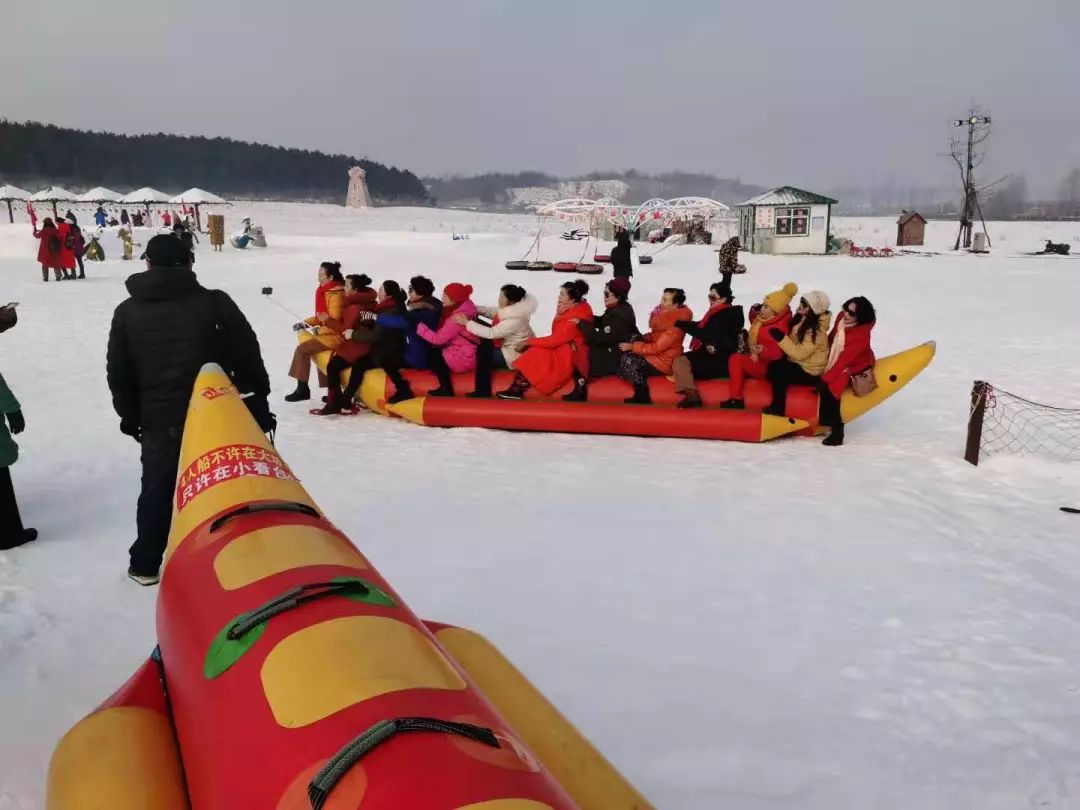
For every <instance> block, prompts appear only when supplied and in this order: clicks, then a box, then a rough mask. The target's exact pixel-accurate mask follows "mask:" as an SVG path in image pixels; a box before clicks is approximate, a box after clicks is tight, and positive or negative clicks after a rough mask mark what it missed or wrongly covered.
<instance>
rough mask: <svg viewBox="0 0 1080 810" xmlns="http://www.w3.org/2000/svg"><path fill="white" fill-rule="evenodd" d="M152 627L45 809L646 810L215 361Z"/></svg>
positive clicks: (71, 741) (180, 484) (55, 774)
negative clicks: (285, 442)
mask: <svg viewBox="0 0 1080 810" xmlns="http://www.w3.org/2000/svg"><path fill="white" fill-rule="evenodd" d="M157 630H158V638H159V648H158V650H156V651H155V654H154V655H153V656H152V657H151V659H150V660H149V661H147V662H146V663H145V664H144V665H143V666H142V667H141V668H140V669H139V671H138V672H136V673H135V674H134V675H133V676H132V678H131V679H130V680H129V681H128V682H127V683H126V684H125V685H124V686H123V687H121V689H120V690H119V691H118V692H117V693H116V694H115V695H113V696H112V697H111V698H110V699H109V700H108V701H106V702H105V703H104V704H103V705H102V706H101V707H100V708H98V709H97V710H96V711H94V712H93V713H92V714H91V715H90V716H88V717H87V718H86V719H84V720H82V721H81V722H80V723H78V724H77V725H76V726H75V727H74V728H73V729H72V730H71V731H70V732H69V733H68V734H67V735H66V736H65V737H64V738H63V740H61V742H60V744H59V745H58V747H57V749H56V752H55V754H54V755H53V759H52V763H51V765H50V768H49V777H48V800H47V808H48V810H89V808H108V810H147V809H148V808H154V810H181V809H182V808H193V809H194V810H219V809H220V808H244V810H247V808H252V810H320V808H322V809H323V810H420V808H424V809H425V810H426V809H427V808H430V809H431V810H452V809H455V808H456V810H564V809H569V808H582V809H583V810H624V809H625V810H630V809H631V808H634V809H640V808H649V807H651V805H650V804H649V803H648V802H647V801H646V800H645V799H644V798H643V797H642V796H641V794H639V793H638V792H637V791H636V790H635V789H634V788H633V787H632V786H631V785H630V784H629V783H628V782H627V781H626V780H625V779H624V778H623V777H622V776H620V775H619V773H618V772H616V771H615V769H614V768H613V767H612V766H611V765H610V764H609V763H608V762H607V761H606V760H605V759H604V758H603V757H602V756H601V755H600V754H599V753H598V752H597V750H596V749H595V748H593V746H592V745H590V744H589V742H588V741H587V740H585V739H584V738H583V737H582V736H581V735H580V734H579V733H578V732H577V731H576V730H575V729H574V728H573V727H572V726H571V725H570V724H569V723H568V722H567V721H566V719H565V718H563V717H562V716H561V715H560V714H559V712H558V711H557V710H556V709H555V708H554V707H553V706H552V705H551V704H550V703H549V702H548V701H547V700H546V699H545V698H544V697H543V696H542V695H541V694H540V693H539V692H537V690H536V689H535V688H534V687H533V686H532V685H530V684H529V682H528V681H527V680H526V679H525V678H524V676H522V674H521V673H520V672H519V671H518V670H516V669H515V668H514V667H513V665H512V664H510V662H509V661H507V659H506V658H504V657H503V656H502V655H501V654H500V653H499V652H498V651H497V650H496V649H495V648H494V647H492V646H491V644H489V643H488V642H487V641H485V640H484V639H483V638H481V637H480V636H478V635H476V634H475V633H472V632H470V631H468V630H463V629H460V628H456V627H449V626H447V625H442V624H433V623H426V622H422V621H420V620H419V619H418V618H417V617H416V616H415V615H414V614H413V613H412V612H411V611H410V610H409V608H408V607H407V606H406V604H405V602H404V601H403V600H402V598H401V596H400V595H399V594H397V593H396V592H395V591H394V590H393V588H392V587H391V586H390V585H389V583H388V582H387V581H386V580H385V579H383V577H382V576H381V575H380V574H379V573H378V571H376V570H375V568H374V567H373V566H372V565H371V563H370V562H369V561H368V560H367V559H366V558H365V557H364V556H363V555H362V554H361V553H360V552H359V551H358V550H357V549H356V548H355V547H354V546H353V545H352V544H351V543H350V542H349V541H348V539H347V538H346V537H345V536H344V535H343V534H342V533H341V532H340V531H338V530H337V529H336V528H335V527H334V526H333V524H331V523H330V521H329V520H327V519H326V517H324V516H323V515H322V513H321V512H320V511H319V509H318V507H317V506H316V504H315V502H314V501H313V500H312V499H311V497H310V496H309V495H308V493H307V492H306V491H305V490H304V488H303V486H301V484H300V483H299V481H297V479H296V477H295V476H294V475H293V473H292V471H291V470H290V469H289V467H288V466H287V465H286V463H285V462H284V461H283V460H282V458H281V457H280V456H279V455H278V454H277V452H276V451H275V450H274V448H273V447H272V446H270V444H269V443H268V442H267V441H266V439H265V437H264V436H263V435H262V434H261V433H260V432H259V429H258V427H257V425H256V424H255V422H254V421H253V420H252V419H251V417H250V416H249V414H248V412H247V409H246V407H245V406H244V404H243V402H242V400H241V399H240V397H239V396H238V394H237V393H236V390H235V389H234V388H233V387H232V386H231V385H230V382H229V379H228V378H227V377H226V376H225V374H224V373H223V372H222V371H221V370H220V369H219V368H218V367H217V366H212V365H211V366H206V367H205V368H204V369H203V371H202V373H201V374H200V376H199V379H198V381H197V382H196V385H195V391H194V395H193V397H192V401H191V406H190V409H189V411H188V417H187V425H186V428H185V433H184V443H183V449H182V452H181V461H180V468H179V471H178V479H177V485H176V499H175V509H174V514H173V524H172V533H171V535H170V538H169V547H168V551H167V552H166V568H165V572H164V577H163V578H162V581H161V592H160V595H159V599H158V609H157Z"/></svg>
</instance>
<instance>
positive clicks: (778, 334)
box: [769, 329, 787, 343]
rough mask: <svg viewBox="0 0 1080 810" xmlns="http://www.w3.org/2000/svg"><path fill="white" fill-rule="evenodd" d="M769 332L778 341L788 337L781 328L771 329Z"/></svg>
mask: <svg viewBox="0 0 1080 810" xmlns="http://www.w3.org/2000/svg"><path fill="white" fill-rule="evenodd" d="M769 334H770V335H772V339H773V340H775V341H776V342H777V343H779V342H780V341H781V340H783V339H784V338H786V337H787V335H785V334H784V333H783V332H782V331H780V330H779V329H770V330H769Z"/></svg>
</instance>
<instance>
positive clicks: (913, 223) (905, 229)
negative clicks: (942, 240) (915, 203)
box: [896, 211, 926, 247]
mask: <svg viewBox="0 0 1080 810" xmlns="http://www.w3.org/2000/svg"><path fill="white" fill-rule="evenodd" d="M925 236H926V218H925V217H924V216H923V215H922V214H920V213H918V212H917V211H901V212H900V219H898V220H896V244H897V245H898V246H899V247H920V246H921V245H922V243H923V239H924V237H925Z"/></svg>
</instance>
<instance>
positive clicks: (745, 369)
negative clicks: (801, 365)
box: [720, 281, 799, 410]
mask: <svg viewBox="0 0 1080 810" xmlns="http://www.w3.org/2000/svg"><path fill="white" fill-rule="evenodd" d="M798 294H799V286H798V285H797V284H795V283H794V282H792V281H789V282H788V283H787V284H785V285H784V286H783V288H782V289H779V290H776V291H775V292H771V293H769V294H768V295H766V296H765V298H764V299H763V300H762V302H761V309H760V310H759V311H758V314H757V317H756V318H754V322H753V323H752V324H751V325H750V334H749V337H748V339H747V342H748V343H749V346H750V353H749V354H733V355H731V357H730V358H729V359H728V374H729V375H730V377H731V386H730V388H729V389H728V391H729V393H730V398H729V399H726V400H724V401H723V402H721V403H720V407H721V408H729V409H737V410H741V409H742V408H743V407H745V406H744V404H743V388H744V387H745V385H746V378H747V377H753V378H754V379H755V380H764V379H765V377H766V375H767V374H768V371H769V365H770V364H772V363H775V362H776V361H777V360H779V359H780V358H781V357H783V356H784V352H783V350H782V349H781V348H780V346H779V342H778V341H777V340H776V338H775V337H774V336H773V334H772V331H773V330H774V329H778V330H780V332H781V333H782V334H785V335H786V334H787V333H788V330H789V329H790V327H791V306H790V304H791V299H792V298H794V297H795V296H796V295H798Z"/></svg>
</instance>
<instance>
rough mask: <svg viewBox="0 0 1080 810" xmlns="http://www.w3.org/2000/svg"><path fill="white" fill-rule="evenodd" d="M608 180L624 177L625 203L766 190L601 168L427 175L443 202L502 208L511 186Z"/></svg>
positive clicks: (724, 197)
mask: <svg viewBox="0 0 1080 810" xmlns="http://www.w3.org/2000/svg"><path fill="white" fill-rule="evenodd" d="M606 180H621V181H622V182H624V183H626V185H627V187H628V191H627V193H626V195H625V199H623V200H622V201H623V202H626V203H641V202H644V201H645V200H647V199H649V198H651V197H663V198H665V199H670V198H671V197H712V198H713V199H718V200H720V201H721V202H726V203H729V204H730V203H737V202H742V201H743V200H745V199H748V198H749V197H753V196H755V195H757V194H760V193H762V192H763V191H765V190H766V189H764V188H762V187H760V186H752V185H746V184H744V183H742V182H741V181H740V180H738V179H734V180H732V179H726V178H720V177H716V176H714V175H711V174H698V173H691V172H666V173H663V174H646V173H644V172H639V171H635V170H633V169H631V170H629V171H597V172H590V173H589V174H585V175H581V176H579V177H570V178H560V177H555V176H553V175H550V174H545V173H544V172H537V171H525V172H517V173H514V174H505V173H490V174H480V175H475V176H472V177H462V176H450V177H427V178H425V179H424V182H426V183H427V186H428V191H429V192H430V193H431V196H432V198H434V199H435V200H437V201H438V202H439V203H440V204H444V205H452V204H455V203H459V204H463V203H473V204H479V205H481V206H486V207H502V206H505V205H507V204H509V203H510V202H511V195H510V193H509V189H512V188H528V187H540V188H551V189H557V188H559V187H560V185H561V184H564V183H573V184H581V183H586V182H590V181H593V182H599V181H606Z"/></svg>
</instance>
